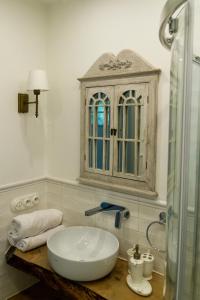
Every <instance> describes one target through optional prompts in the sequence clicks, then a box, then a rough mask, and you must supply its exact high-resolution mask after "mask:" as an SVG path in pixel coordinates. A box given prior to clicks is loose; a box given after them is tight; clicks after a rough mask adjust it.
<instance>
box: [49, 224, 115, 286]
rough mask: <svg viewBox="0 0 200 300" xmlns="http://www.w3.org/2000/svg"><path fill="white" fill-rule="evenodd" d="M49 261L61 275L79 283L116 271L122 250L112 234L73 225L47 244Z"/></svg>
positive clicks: (53, 237)
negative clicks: (114, 269)
mask: <svg viewBox="0 0 200 300" xmlns="http://www.w3.org/2000/svg"><path fill="white" fill-rule="evenodd" d="M47 248H48V259H49V263H50V265H51V267H52V268H53V269H54V271H55V272H56V273H58V274H59V275H61V276H63V277H65V278H68V279H71V280H76V281H91V280H96V279H99V278H102V277H104V276H106V275H107V274H108V273H110V272H111V271H112V269H113V268H114V266H115V263H116V259H117V256H118V251H119V242H118V239H117V238H116V237H115V236H114V235H113V234H112V233H110V232H108V231H105V230H103V229H100V228H95V227H88V226H72V227H67V228H65V229H63V230H62V231H59V232H56V233H55V234H54V235H53V236H51V237H50V238H49V240H48V241H47Z"/></svg>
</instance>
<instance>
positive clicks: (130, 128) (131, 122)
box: [126, 105, 135, 139]
mask: <svg viewBox="0 0 200 300" xmlns="http://www.w3.org/2000/svg"><path fill="white" fill-rule="evenodd" d="M126 138H127V139H134V138H135V106H134V105H130V106H126Z"/></svg>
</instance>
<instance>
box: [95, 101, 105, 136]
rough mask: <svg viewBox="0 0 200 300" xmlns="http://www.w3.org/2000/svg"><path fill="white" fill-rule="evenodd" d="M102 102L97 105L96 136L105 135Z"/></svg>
mask: <svg viewBox="0 0 200 300" xmlns="http://www.w3.org/2000/svg"><path fill="white" fill-rule="evenodd" d="M98 102H101V101H98ZM101 103H102V102H101ZM101 103H100V104H101ZM100 104H99V105H97V106H96V136H97V137H103V126H104V106H103V105H100Z"/></svg>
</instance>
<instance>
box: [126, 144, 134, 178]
mask: <svg viewBox="0 0 200 300" xmlns="http://www.w3.org/2000/svg"><path fill="white" fill-rule="evenodd" d="M134 160H135V143H133V142H125V173H131V174H134V173H135V172H134V167H135V163H134Z"/></svg>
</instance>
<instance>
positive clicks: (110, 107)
mask: <svg viewBox="0 0 200 300" xmlns="http://www.w3.org/2000/svg"><path fill="white" fill-rule="evenodd" d="M159 73H160V70H158V69H155V68H153V67H152V66H151V65H150V64H148V63H147V62H146V61H144V60H143V59H142V58H141V57H140V56H139V55H137V54H136V53H134V52H133V51H131V50H123V51H122V52H120V53H119V55H118V56H117V57H115V56H114V55H113V54H104V55H102V56H101V57H100V58H99V59H98V60H97V61H96V62H95V63H94V65H93V66H92V67H91V68H90V69H89V71H88V72H87V73H86V75H85V76H84V77H83V78H81V79H80V81H81V93H82V97H81V98H82V100H81V101H82V106H81V174H80V182H81V183H84V184H88V185H93V186H97V187H102V188H106V189H111V190H114V191H119V192H125V193H130V194H134V195H139V196H142V197H148V198H155V197H156V195H157V194H156V191H155V171H156V168H155V167H156V110H157V109H156V107H157V86H158V79H159Z"/></svg>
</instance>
